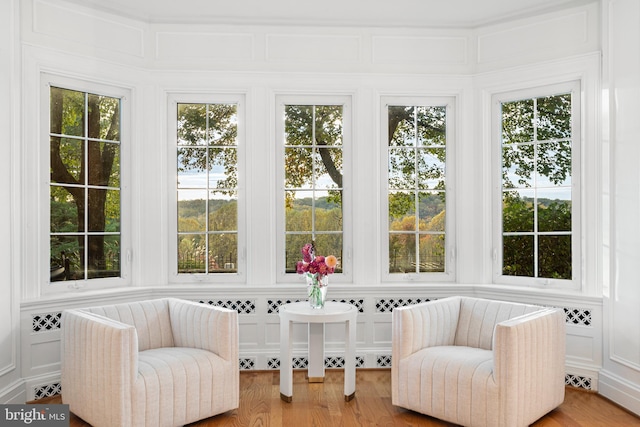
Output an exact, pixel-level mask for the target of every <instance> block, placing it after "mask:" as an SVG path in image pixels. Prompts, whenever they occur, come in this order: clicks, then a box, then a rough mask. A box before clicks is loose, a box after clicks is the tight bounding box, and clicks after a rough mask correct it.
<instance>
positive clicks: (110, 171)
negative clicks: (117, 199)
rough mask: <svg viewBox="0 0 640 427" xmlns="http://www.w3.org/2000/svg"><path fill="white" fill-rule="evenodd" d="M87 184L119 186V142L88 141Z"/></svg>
mask: <svg viewBox="0 0 640 427" xmlns="http://www.w3.org/2000/svg"><path fill="white" fill-rule="evenodd" d="M87 145H88V147H89V151H88V161H89V162H88V170H89V185H99V186H110V187H119V186H120V144H114V143H110V142H107V143H105V142H95V141H89V142H88V144H87Z"/></svg>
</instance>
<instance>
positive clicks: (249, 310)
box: [21, 288, 602, 398]
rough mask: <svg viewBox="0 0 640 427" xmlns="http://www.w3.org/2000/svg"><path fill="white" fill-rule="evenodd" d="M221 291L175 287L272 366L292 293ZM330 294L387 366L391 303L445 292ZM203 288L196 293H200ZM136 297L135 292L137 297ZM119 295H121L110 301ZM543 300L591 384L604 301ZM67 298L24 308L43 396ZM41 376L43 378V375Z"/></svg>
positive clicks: (35, 394)
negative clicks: (281, 312)
mask: <svg viewBox="0 0 640 427" xmlns="http://www.w3.org/2000/svg"><path fill="white" fill-rule="evenodd" d="M216 292H220V293H222V292H223V291H212V290H208V291H206V294H205V295H202V291H201V290H198V289H196V288H192V289H189V290H185V291H184V292H183V293H182V294H181V295H176V292H175V289H174V290H171V296H174V297H180V298H184V299H188V300H192V301H196V302H200V303H202V304H210V305H216V306H222V307H227V308H231V309H234V310H237V311H238V313H239V324H240V330H239V334H240V360H239V362H240V369H242V370H274V369H279V367H280V321H279V317H278V308H279V307H280V305H281V304H284V303H288V302H293V301H297V299H287V298H273V297H271V296H270V295H268V294H269V293H270V292H269V290H255V291H252V292H250V293H251V296H250V297H249V298H247V297H244V296H242V293H239V294H238V295H235V296H234V295H230V294H229V292H228V290H227V291H226V292H225V293H226V295H224V297H222V296H221V295H220V296H218V295H216ZM330 292H331V293H332V294H331V296H332V297H333V298H330V299H331V300H334V301H342V302H349V303H352V304H353V305H355V306H356V307H358V311H359V314H358V320H357V328H356V339H357V345H356V366H357V367H359V368H390V367H391V363H392V360H391V339H392V325H391V313H392V311H393V309H394V308H396V307H403V306H407V305H412V304H418V303H422V302H426V301H430V300H434V299H438V298H442V297H444V296H446V295H443V294H442V292H438V293H434V294H433V295H415V294H411V292H408V291H406V290H404V291H402V290H398V289H395V288H394V289H388V290H384V291H376V290H372V289H367V290H366V291H363V292H362V293H361V294H362V295H363V296H361V297H355V296H354V295H349V293H348V290H347V289H338V288H333V289H331V291H330ZM198 294H200V295H198ZM163 296H168V295H163V289H156V290H154V291H153V295H150V296H149V298H159V297H163ZM138 299H139V298H138ZM118 302H122V301H121V300H117V301H113V303H118ZM528 302H531V303H538V304H540V305H547V306H556V307H562V308H563V309H564V311H565V314H566V324H567V376H566V379H565V380H566V383H567V385H569V386H572V387H578V388H584V389H587V390H595V389H596V388H597V383H598V370H599V369H600V361H601V357H600V355H599V353H598V351H596V349H598V348H600V339H601V338H600V337H599V336H598V335H599V334H600V324H601V322H602V318H601V307H599V306H597V305H594V304H593V303H588V304H583V303H581V302H580V301H574V302H565V303H564V304H562V305H561V304H557V303H556V304H550V303H549V301H548V300H545V301H537V302H536V301H532V300H529V301H528ZM110 303H112V302H110V301H105V299H104V298H102V299H98V298H96V300H95V301H89V300H86V299H85V301H84V303H83V306H92V305H103V304H110ZM65 305H68V306H69V308H77V307H78V304H77V302H74V301H69V302H68V303H66V304H65V303H64V302H61V303H60V307H59V308H58V309H57V310H52V309H51V305H50V303H49V304H48V305H47V304H43V305H42V307H40V306H39V305H38V304H37V303H33V302H32V303H29V304H28V306H27V307H24V308H23V311H22V315H21V318H22V320H23V330H22V340H23V352H22V361H23V374H24V377H25V379H26V383H27V384H32V385H30V386H29V387H30V388H29V389H27V395H28V396H29V397H31V398H40V397H46V396H47V395H48V394H50V393H52V392H54V391H55V390H57V387H59V385H57V383H59V369H60V365H59V363H60V342H59V340H60V327H61V326H62V324H63V322H64V317H63V316H62V315H61V313H62V310H64V308H66V307H64V306H65ZM293 336H294V341H293V362H294V367H295V369H306V367H307V363H308V354H307V343H308V342H307V337H308V328H307V325H306V324H300V323H296V324H294V327H293ZM344 342H345V328H344V324H343V323H336V324H327V325H326V327H325V367H326V368H327V369H331V368H341V367H343V366H344ZM45 379H46V380H45Z"/></svg>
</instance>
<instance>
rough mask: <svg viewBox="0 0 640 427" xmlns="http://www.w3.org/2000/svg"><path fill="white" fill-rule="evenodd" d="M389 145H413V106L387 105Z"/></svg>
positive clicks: (414, 135)
mask: <svg viewBox="0 0 640 427" xmlns="http://www.w3.org/2000/svg"><path fill="white" fill-rule="evenodd" d="M388 116H389V135H388V137H389V146H390V147H392V146H402V147H415V146H416V145H417V143H416V126H415V120H414V118H415V107H407V106H389V108H388Z"/></svg>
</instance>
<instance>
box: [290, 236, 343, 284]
mask: <svg viewBox="0 0 640 427" xmlns="http://www.w3.org/2000/svg"><path fill="white" fill-rule="evenodd" d="M301 252H302V261H298V262H297V263H296V272H297V273H298V274H305V273H309V274H317V275H318V277H322V276H325V275H327V274H332V273H333V272H334V271H335V267H336V265H337V264H338V260H337V258H336V257H335V256H333V255H329V256H327V257H324V256H322V255H316V254H315V246H314V244H313V243H307V244H305V245H304V246H303V247H302V250H301Z"/></svg>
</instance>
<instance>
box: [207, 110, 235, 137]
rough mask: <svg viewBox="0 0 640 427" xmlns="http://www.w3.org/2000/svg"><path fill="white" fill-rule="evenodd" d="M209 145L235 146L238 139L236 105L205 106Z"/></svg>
mask: <svg viewBox="0 0 640 427" xmlns="http://www.w3.org/2000/svg"><path fill="white" fill-rule="evenodd" d="M207 108H208V110H207V117H208V119H209V120H208V126H209V127H208V131H207V140H208V142H209V145H223V146H235V145H237V139H238V106H237V105H236V104H209V105H207Z"/></svg>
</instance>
